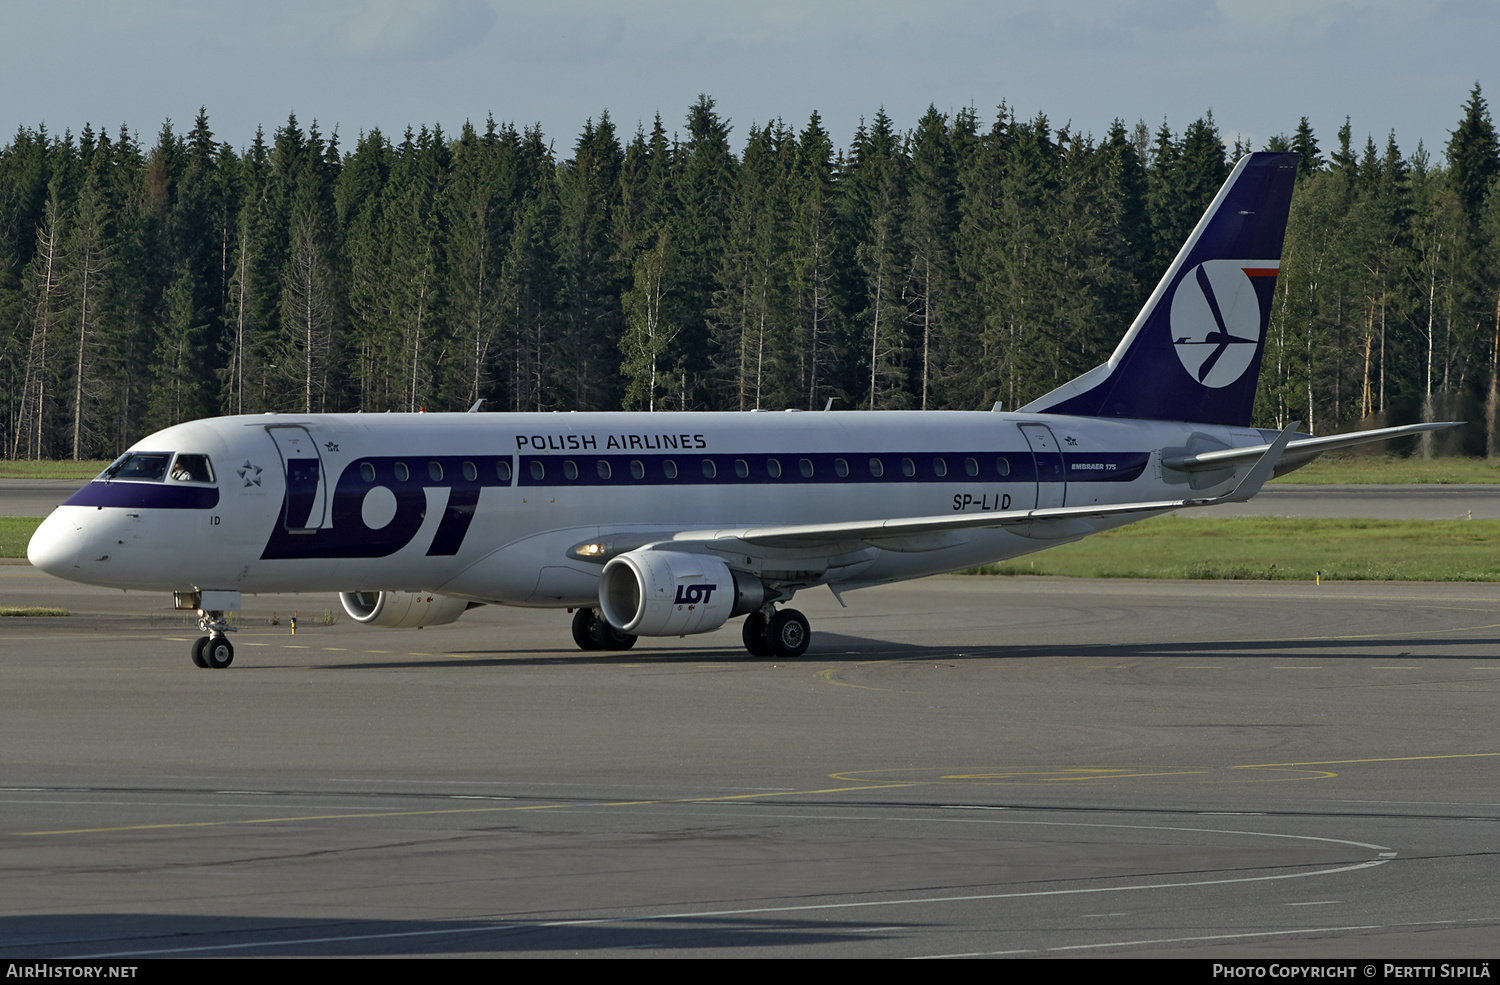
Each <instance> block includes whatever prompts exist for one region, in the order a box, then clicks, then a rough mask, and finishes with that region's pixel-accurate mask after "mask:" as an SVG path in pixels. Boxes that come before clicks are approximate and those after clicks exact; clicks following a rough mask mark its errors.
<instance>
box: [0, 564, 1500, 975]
mask: <svg viewBox="0 0 1500 985" xmlns="http://www.w3.org/2000/svg"><path fill="white" fill-rule="evenodd" d="M0 597H3V599H4V601H5V603H6V604H8V605H19V604H35V605H56V606H62V607H65V608H67V609H69V610H70V612H71V613H72V614H71V615H69V616H66V617H55V618H43V617H35V618H25V619H9V618H8V619H3V620H0V675H3V676H0V684H3V686H0V819H3V820H0V957H5V958H7V959H15V958H27V959H38V958H61V957H88V958H94V959H99V960H101V961H102V960H106V959H107V960H114V961H119V962H126V963H128V962H130V961H133V960H137V959H139V958H142V957H147V956H166V955H189V956H283V955H331V956H352V955H407V956H423V955H480V956H501V955H504V956H510V955H519V956H573V955H586V956H612V957H627V956H635V955H642V956H664V955H666V956H714V957H743V956H766V957H804V956H817V957H842V956H858V957H896V956H909V957H932V956H943V955H969V954H973V955H1021V956H1030V957H1039V956H1074V957H1077V956H1096V955H1103V956H1148V955H1168V956H1182V957H1199V958H1209V957H1229V956H1239V957H1273V958H1291V957H1298V956H1322V957H1330V956H1333V957H1346V958H1367V959H1373V958H1391V957H1444V958H1458V957H1476V956H1477V957H1483V956H1494V955H1495V954H1496V952H1497V950H1500V944H1497V941H1500V905H1497V903H1496V899H1497V896H1500V893H1497V888H1500V854H1497V852H1496V851H1495V846H1496V832H1497V830H1500V827H1497V822H1500V793H1497V791H1500V782H1497V781H1500V733H1497V730H1496V726H1495V723H1496V721H1497V717H1500V716H1497V712H1500V660H1497V659H1496V658H1497V656H1500V611H1497V610H1500V585H1466V584H1450V585H1433V584H1423V585H1408V584H1374V583H1365V584H1362V583H1349V584H1324V585H1323V586H1321V587H1314V586H1312V585H1304V584H1292V583H1286V582H1275V583H1251V582H1167V583H1143V582H1127V581H1072V580H1067V579H1026V578H1015V579H1009V578H1007V579H1002V578H963V577H946V578H936V579H929V580H926V581H921V582H916V583H912V584H908V585H901V586H892V587H888V588H880V589H870V590H866V591H861V592H855V593H850V594H848V595H847V596H846V600H847V601H848V603H849V608H847V609H841V608H839V606H838V604H837V603H836V601H835V600H834V599H833V598H832V596H831V595H830V593H827V592H811V593H806V594H804V595H802V596H799V597H798V599H797V604H798V607H799V608H801V609H802V610H803V611H804V612H806V613H807V615H808V616H809V618H810V619H811V621H812V626H813V631H814V639H813V645H812V649H811V650H810V651H809V653H808V654H807V655H806V656H804V657H803V658H801V659H799V660H796V661H770V660H756V659H751V658H749V657H747V656H746V655H745V653H744V652H743V650H742V649H741V648H740V646H739V639H738V637H739V633H738V628H737V626H735V625H731V626H728V627H726V628H725V629H723V630H721V631H719V632H718V633H714V634H710V635H706V636H697V637H689V638H686V639H673V640H665V641H659V640H651V641H642V642H641V644H640V645H638V647H637V648H636V649H635V650H632V651H629V652H625V653H610V654H600V653H582V652H580V651H578V650H576V649H574V648H573V646H572V642H571V639H570V637H569V632H568V617H567V616H566V614H565V613H562V612H560V611H547V610H521V609H503V608H497V607H486V608H482V609H477V610H474V611H472V612H469V613H467V614H466V615H465V616H464V617H463V618H462V619H460V620H459V621H458V622H456V623H454V624H452V625H449V626H444V627H430V628H427V629H423V630H406V631H381V630H369V629H365V628H364V627H360V626H357V625H353V624H352V623H351V622H350V621H349V620H348V619H347V618H344V617H337V618H335V619H334V621H333V623H332V625H327V624H325V623H324V620H323V616H324V613H325V612H332V611H333V610H336V608H337V604H336V602H335V601H334V599H333V598H332V597H325V596H318V597H314V596H301V597H286V596H283V597H274V598H273V597H265V598H250V599H246V609H245V612H244V613H243V618H242V619H241V621H240V627H241V629H240V632H238V633H237V634H235V644H236V647H237V655H236V658H235V662H234V666H232V667H230V668H229V669H227V670H222V671H212V670H198V669H196V668H194V667H193V666H192V665H191V663H190V661H189V658H188V643H189V640H190V639H191V638H192V637H193V636H195V635H197V633H196V630H195V629H194V628H193V627H191V626H188V625H184V624H183V623H182V622H181V621H180V620H179V617H178V615H177V614H176V613H173V612H171V611H170V610H169V609H168V608H167V606H168V605H169V604H170V600H169V599H166V598H164V597H162V596H160V595H157V594H155V593H150V594H136V593H122V592H108V591H102V590H95V589H89V588H85V587H82V586H74V585H70V584H67V583H64V582H61V581H57V580H54V579H50V578H47V577H46V576H44V575H41V574H39V573H37V572H35V571H33V570H32V569H31V568H30V567H29V566H28V565H26V564H25V563H24V562H11V563H7V564H0ZM293 610H295V611H296V612H297V614H298V616H299V629H298V632H297V634H296V635H295V636H294V635H292V634H291V632H290V628H289V617H290V615H291V613H292V611H293Z"/></svg>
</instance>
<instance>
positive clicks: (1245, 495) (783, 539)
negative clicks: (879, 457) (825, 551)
mask: <svg viewBox="0 0 1500 985" xmlns="http://www.w3.org/2000/svg"><path fill="white" fill-rule="evenodd" d="M1300 423H1301V422H1300V421H1294V422H1292V423H1291V424H1290V425H1288V426H1287V428H1286V429H1285V430H1284V431H1282V432H1281V433H1280V434H1279V435H1277V436H1276V440H1275V441H1272V442H1271V443H1270V444H1268V445H1266V446H1264V447H1263V448H1262V449H1261V450H1260V451H1259V461H1257V462H1256V463H1255V467H1254V468H1252V469H1251V470H1250V472H1249V473H1248V474H1246V476H1245V478H1244V479H1242V480H1240V482H1239V484H1238V485H1236V486H1235V487H1234V489H1232V490H1230V491H1229V492H1227V493H1225V494H1224V495H1222V496H1214V497H1211V498H1200V499H1165V500H1155V501H1150V502H1141V503H1118V504H1112V505H1104V506H1063V507H1057V508H1054V509H1038V510H1005V511H989V512H984V513H964V514H959V515H957V516H954V515H951V514H950V515H943V516H914V517H901V518H896V519H888V520H848V521H843V522H837V523H798V524H789V525H786V526H774V527H770V526H768V527H742V528H738V529H729V530H684V531H681V532H679V533H677V534H675V535H673V537H672V538H671V539H672V540H673V541H674V542H682V541H696V542H698V543H705V542H714V541H720V542H722V541H737V542H740V543H744V544H756V545H760V546H763V547H779V548H795V547H811V546H814V545H822V544H827V545H832V544H849V543H851V542H856V541H864V542H867V543H873V544H875V545H876V546H886V545H887V544H890V545H893V546H894V549H896V550H902V549H906V550H920V549H922V548H921V546H920V544H921V541H920V539H921V538H924V537H930V536H931V535H935V534H943V533H947V532H949V531H956V530H977V529H989V528H996V527H1019V528H1026V527H1030V528H1031V529H1030V530H1029V531H1027V532H1028V533H1031V535H1032V536H1037V537H1041V538H1045V539H1061V538H1064V537H1077V536H1082V535H1084V534H1087V533H1092V532H1093V529H1094V528H1093V526H1092V525H1091V524H1089V523H1088V521H1089V520H1090V519H1095V518H1104V517H1112V516H1124V515H1129V514H1145V513H1166V512H1170V511H1171V510H1179V509H1184V508H1193V507H1200V506H1216V505H1218V504H1220V503H1242V502H1244V501H1245V500H1247V499H1249V498H1250V497H1251V496H1254V495H1255V494H1256V493H1258V492H1260V487H1261V486H1262V485H1264V484H1265V482H1266V480H1267V479H1269V478H1271V474H1272V472H1273V471H1274V470H1275V468H1276V463H1277V462H1278V461H1279V460H1280V458H1281V455H1282V453H1283V452H1284V451H1285V450H1286V448H1287V446H1288V444H1290V443H1291V439H1292V435H1293V434H1294V433H1295V432H1296V429H1297V425H1298V424H1300ZM1236 450H1238V449H1236ZM1221 467H1222V466H1221ZM903 541H909V542H912V543H911V544H910V546H905V547H904V548H903V546H902V542H903ZM882 542H885V543H882ZM934 546H936V545H934Z"/></svg>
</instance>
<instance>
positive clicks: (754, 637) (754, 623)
mask: <svg viewBox="0 0 1500 985" xmlns="http://www.w3.org/2000/svg"><path fill="white" fill-rule="evenodd" d="M740 639H742V640H744V641H745V649H746V650H749V651H750V656H752V657H769V656H770V655H771V644H770V643H768V642H767V641H766V617H765V615H764V614H763V613H761V612H752V613H750V614H749V615H748V616H746V617H745V625H744V627H743V628H741V630H740Z"/></svg>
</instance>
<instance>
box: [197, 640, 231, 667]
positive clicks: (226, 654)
mask: <svg viewBox="0 0 1500 985" xmlns="http://www.w3.org/2000/svg"><path fill="white" fill-rule="evenodd" d="M203 662H204V664H205V665H206V666H209V667H212V668H213V669H214V670H223V669H224V668H225V667H228V666H229V665H230V664H232V663H234V644H233V643H230V642H229V640H228V638H226V637H223V636H210V637H209V639H208V642H207V643H206V644H204V647H203Z"/></svg>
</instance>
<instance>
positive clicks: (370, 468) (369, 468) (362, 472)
mask: <svg viewBox="0 0 1500 985" xmlns="http://www.w3.org/2000/svg"><path fill="white" fill-rule="evenodd" d="M359 477H360V478H361V479H363V480H365V481H366V482H374V481H375V466H374V465H372V464H371V463H369V462H360V463H359Z"/></svg>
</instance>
